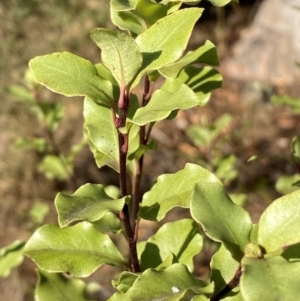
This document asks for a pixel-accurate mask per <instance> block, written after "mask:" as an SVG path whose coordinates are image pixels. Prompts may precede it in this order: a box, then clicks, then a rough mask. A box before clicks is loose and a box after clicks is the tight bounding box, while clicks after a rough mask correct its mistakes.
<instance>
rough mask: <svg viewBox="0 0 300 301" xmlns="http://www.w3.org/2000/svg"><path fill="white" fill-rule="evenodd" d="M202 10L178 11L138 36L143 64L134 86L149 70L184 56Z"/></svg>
mask: <svg viewBox="0 0 300 301" xmlns="http://www.w3.org/2000/svg"><path fill="white" fill-rule="evenodd" d="M202 11H203V9H200V8H188V9H182V10H179V11H176V12H174V13H172V14H170V15H168V16H166V17H164V18H162V19H161V20H159V21H158V22H156V23H155V24H154V25H152V26H151V27H150V28H149V29H147V30H146V31H144V32H143V33H142V34H140V35H139V36H138V37H137V38H136V43H137V44H138V46H139V48H140V51H141V53H142V55H143V65H142V68H141V70H140V73H139V75H138V77H137V79H136V80H135V82H134V84H133V86H135V85H136V84H138V83H139V81H140V79H141V77H142V76H143V75H144V74H145V73H146V72H147V71H149V70H158V69H160V68H162V67H163V66H165V65H167V64H170V63H172V62H175V61H176V60H178V59H179V58H180V57H181V56H182V54H183V52H184V50H185V49H186V46H187V43H188V40H189V38H190V35H191V32H192V29H193V27H194V25H195V23H196V21H197V20H198V19H199V18H200V16H201V14H202ZM174 41H176V42H175V43H174Z"/></svg>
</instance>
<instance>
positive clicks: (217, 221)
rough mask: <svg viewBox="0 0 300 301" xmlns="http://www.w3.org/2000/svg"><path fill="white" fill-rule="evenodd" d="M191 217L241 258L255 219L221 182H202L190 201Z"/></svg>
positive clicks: (208, 233)
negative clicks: (238, 203) (235, 202)
mask: <svg viewBox="0 0 300 301" xmlns="http://www.w3.org/2000/svg"><path fill="white" fill-rule="evenodd" d="M191 214H192V217H193V218H194V219H195V220H196V221H197V222H198V223H200V224H201V225H202V226H203V228H204V231H205V233H206V234H207V235H208V236H209V237H210V238H211V239H213V240H215V241H218V242H222V243H223V244H224V246H225V247H226V249H227V250H229V251H230V253H231V254H232V256H233V258H235V259H236V260H240V259H241V257H242V256H243V250H244V248H245V246H246V245H247V244H248V243H249V242H250V232H251V229H252V223H251V219H250V216H249V214H248V212H247V211H245V210H244V209H243V208H242V207H240V206H238V205H236V204H234V203H233V202H232V201H231V199H230V198H229V196H228V195H227V194H226V192H225V191H224V188H223V186H222V185H220V183H213V182H212V183H199V184H197V185H196V187H195V193H194V195H193V199H192V202H191Z"/></svg>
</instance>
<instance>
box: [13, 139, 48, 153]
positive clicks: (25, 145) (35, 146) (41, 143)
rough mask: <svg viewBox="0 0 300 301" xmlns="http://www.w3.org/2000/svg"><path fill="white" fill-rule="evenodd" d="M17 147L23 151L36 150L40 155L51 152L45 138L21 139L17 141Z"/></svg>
mask: <svg viewBox="0 0 300 301" xmlns="http://www.w3.org/2000/svg"><path fill="white" fill-rule="evenodd" d="M15 146H16V147H18V148H22V149H30V150H35V151H37V152H39V153H43V152H45V151H48V150H50V146H49V145H48V143H47V141H46V140H45V139H44V138H33V139H27V138H23V137H20V138H18V139H17V140H16V141H15Z"/></svg>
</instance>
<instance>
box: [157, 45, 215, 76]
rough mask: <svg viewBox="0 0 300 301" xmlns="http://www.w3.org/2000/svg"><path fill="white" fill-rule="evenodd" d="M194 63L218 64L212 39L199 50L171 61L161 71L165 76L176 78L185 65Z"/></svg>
mask: <svg viewBox="0 0 300 301" xmlns="http://www.w3.org/2000/svg"><path fill="white" fill-rule="evenodd" d="M193 63H201V64H207V65H211V66H218V65H219V60H218V55H217V50H216V47H215V45H214V44H213V43H212V42H210V41H206V42H205V44H204V45H203V46H201V47H199V48H198V49H197V50H195V51H190V52H188V53H187V54H186V55H185V56H183V57H182V58H181V59H179V60H178V61H177V62H174V63H171V64H169V65H167V66H165V67H163V68H161V69H159V72H160V73H161V74H162V75H163V76H164V77H167V78H175V77H177V75H178V74H179V72H180V71H181V70H182V69H183V68H184V67H186V66H188V65H190V64H193Z"/></svg>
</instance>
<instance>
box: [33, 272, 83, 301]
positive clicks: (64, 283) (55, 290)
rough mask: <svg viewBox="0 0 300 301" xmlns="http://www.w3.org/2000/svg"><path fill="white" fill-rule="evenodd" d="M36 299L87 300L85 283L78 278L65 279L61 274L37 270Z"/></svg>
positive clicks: (59, 300)
mask: <svg viewBox="0 0 300 301" xmlns="http://www.w3.org/2000/svg"><path fill="white" fill-rule="evenodd" d="M38 278H39V280H38V285H37V287H36V289H35V294H34V296H35V300H36V301H54V300H55V301H89V299H87V298H86V297H85V288H86V284H85V283H84V282H83V281H82V280H80V279H67V278H66V277H64V276H63V275H62V274H54V273H47V272H45V271H43V270H38Z"/></svg>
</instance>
